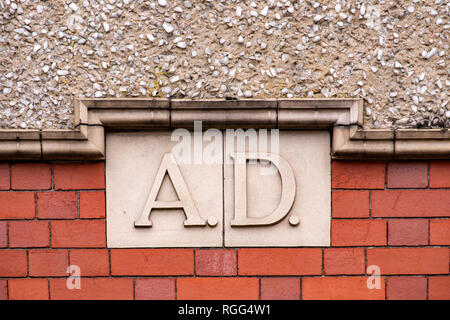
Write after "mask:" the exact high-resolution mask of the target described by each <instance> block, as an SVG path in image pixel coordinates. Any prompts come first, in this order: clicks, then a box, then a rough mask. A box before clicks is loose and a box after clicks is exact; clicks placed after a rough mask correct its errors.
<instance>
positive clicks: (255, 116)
mask: <svg viewBox="0 0 450 320" xmlns="http://www.w3.org/2000/svg"><path fill="white" fill-rule="evenodd" d="M194 120H201V121H202V126H203V128H218V129H225V128H242V129H247V128H279V129H298V130H302V129H327V130H331V131H332V156H333V158H335V159H416V158H420V159H426V158H429V159H448V158H450V131H449V130H448V129H391V130H387V129H380V130H375V129H369V130H367V129H366V130H364V129H362V125H363V107H362V100H360V99H273V100H253V99H252V100H185V99H173V100H167V99H79V100H77V101H76V103H75V120H74V124H75V130H13V129H7V130H0V159H1V160H38V159H42V160H102V159H104V155H105V130H158V129H174V128H192V127H193V121H194Z"/></svg>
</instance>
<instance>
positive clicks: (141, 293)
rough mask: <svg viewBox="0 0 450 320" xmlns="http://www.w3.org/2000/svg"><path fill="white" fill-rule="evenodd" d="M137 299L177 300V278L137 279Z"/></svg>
mask: <svg viewBox="0 0 450 320" xmlns="http://www.w3.org/2000/svg"><path fill="white" fill-rule="evenodd" d="M135 297H136V300H175V279H168V278H146V279H136V284H135Z"/></svg>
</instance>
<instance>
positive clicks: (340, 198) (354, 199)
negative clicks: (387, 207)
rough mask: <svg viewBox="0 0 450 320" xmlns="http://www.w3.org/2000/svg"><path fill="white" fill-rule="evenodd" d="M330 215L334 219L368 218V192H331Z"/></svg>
mask: <svg viewBox="0 0 450 320" xmlns="http://www.w3.org/2000/svg"><path fill="white" fill-rule="evenodd" d="M332 214H333V217H334V218H368V217H369V191H360V190H348V191H347V190H345V191H344V190H335V191H333V193H332Z"/></svg>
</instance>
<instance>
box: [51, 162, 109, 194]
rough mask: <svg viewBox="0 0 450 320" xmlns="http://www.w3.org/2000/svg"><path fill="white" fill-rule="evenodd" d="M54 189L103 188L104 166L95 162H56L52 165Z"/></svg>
mask: <svg viewBox="0 0 450 320" xmlns="http://www.w3.org/2000/svg"><path fill="white" fill-rule="evenodd" d="M53 171H54V182H55V189H56V190H61V189H63V190H74V189H104V188H105V166H104V163H103V162H95V163H58V164H55V165H54V169H53Z"/></svg>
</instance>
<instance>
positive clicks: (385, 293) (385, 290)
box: [384, 277, 388, 300]
mask: <svg viewBox="0 0 450 320" xmlns="http://www.w3.org/2000/svg"><path fill="white" fill-rule="evenodd" d="M387 282H388V277H384V300H388V294H387V286H388V284H387Z"/></svg>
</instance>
